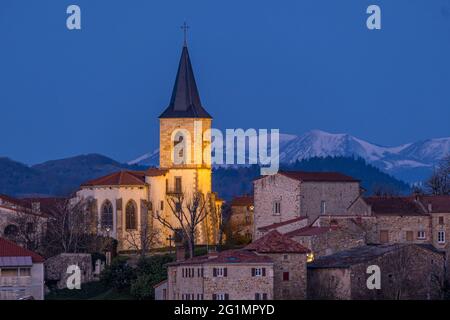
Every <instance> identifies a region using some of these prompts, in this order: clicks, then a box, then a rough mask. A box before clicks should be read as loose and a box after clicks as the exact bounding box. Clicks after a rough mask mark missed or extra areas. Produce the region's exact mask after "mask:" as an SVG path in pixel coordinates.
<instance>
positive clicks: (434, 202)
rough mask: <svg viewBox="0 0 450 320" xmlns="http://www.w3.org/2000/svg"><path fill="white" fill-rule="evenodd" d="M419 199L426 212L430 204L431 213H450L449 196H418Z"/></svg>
mask: <svg viewBox="0 0 450 320" xmlns="http://www.w3.org/2000/svg"><path fill="white" fill-rule="evenodd" d="M419 199H420V201H421V202H422V203H423V205H424V206H425V208H427V210H428V204H431V212H432V213H450V196H420V197H419Z"/></svg>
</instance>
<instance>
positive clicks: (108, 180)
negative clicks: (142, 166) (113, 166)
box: [81, 171, 145, 187]
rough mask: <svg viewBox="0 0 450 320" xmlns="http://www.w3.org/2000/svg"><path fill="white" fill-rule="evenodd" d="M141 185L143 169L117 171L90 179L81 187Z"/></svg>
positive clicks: (143, 174) (143, 182)
mask: <svg viewBox="0 0 450 320" xmlns="http://www.w3.org/2000/svg"><path fill="white" fill-rule="evenodd" d="M125 185H126V186H141V185H145V172H143V171H119V172H114V173H111V174H109V175H107V176H104V177H100V178H98V179H94V180H90V181H88V182H86V183H84V184H82V185H81V186H82V187H92V186H125Z"/></svg>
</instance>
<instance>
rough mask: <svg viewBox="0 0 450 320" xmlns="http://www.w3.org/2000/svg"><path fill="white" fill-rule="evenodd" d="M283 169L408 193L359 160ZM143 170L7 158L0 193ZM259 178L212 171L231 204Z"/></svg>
mask: <svg viewBox="0 0 450 320" xmlns="http://www.w3.org/2000/svg"><path fill="white" fill-rule="evenodd" d="M282 168H283V169H288V170H304V171H339V172H342V173H345V174H347V175H350V176H352V177H355V178H358V179H361V181H362V186H363V187H364V188H365V189H366V190H367V193H368V194H370V193H373V192H374V191H375V190H377V189H382V190H384V191H386V190H387V191H389V192H393V193H409V192H410V188H409V186H408V185H407V184H406V183H404V182H402V181H399V180H397V179H395V178H393V177H392V176H390V175H388V174H386V173H383V172H381V171H380V170H379V169H378V168H376V167H374V166H372V165H370V164H367V163H366V162H365V160H363V159H361V158H351V157H350V158H349V157H325V158H319V157H314V158H309V159H304V160H301V161H297V162H295V163H292V164H289V165H284V166H283V167H282ZM123 169H131V170H144V169H146V167H144V166H138V165H129V164H124V163H120V162H117V161H115V160H113V159H111V158H108V157H105V156H102V155H99V154H88V155H81V156H76V157H72V158H67V159H60V160H52V161H47V162H45V163H42V164H38V165H34V166H32V167H28V166H26V165H24V164H22V163H19V162H16V161H13V160H11V159H8V158H0V193H4V194H9V195H12V196H17V197H20V196H29V195H34V196H49V195H54V196H63V195H68V194H70V193H72V192H74V191H76V190H77V189H78V187H79V186H80V184H82V183H83V182H86V181H87V180H91V179H95V178H98V177H100V176H103V175H107V174H109V173H112V172H115V171H119V170H123ZM259 175H260V170H259V167H258V166H242V167H235V168H233V167H228V168H226V167H224V168H216V169H214V170H213V189H214V190H215V191H217V192H218V193H219V196H220V197H222V198H224V199H226V200H230V199H231V198H233V197H234V196H236V195H241V194H246V193H250V192H252V186H253V184H252V181H253V180H254V179H255V178H257V177H258V176H259Z"/></svg>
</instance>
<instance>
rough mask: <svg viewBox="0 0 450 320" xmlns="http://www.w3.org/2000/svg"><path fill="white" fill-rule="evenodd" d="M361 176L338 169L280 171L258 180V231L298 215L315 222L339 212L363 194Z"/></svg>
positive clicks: (256, 227) (255, 223)
mask: <svg viewBox="0 0 450 320" xmlns="http://www.w3.org/2000/svg"><path fill="white" fill-rule="evenodd" d="M361 193H362V190H361V187H360V185H359V180H357V179H354V178H352V177H349V176H346V175H344V174H341V173H337V172H303V171H279V172H278V173H277V174H275V175H271V176H265V177H262V178H259V179H257V180H255V181H254V198H255V212H254V235H255V239H258V238H259V237H261V236H262V235H263V233H261V232H260V231H259V229H260V228H261V227H265V226H268V225H272V224H275V223H281V222H285V221H289V220H293V219H296V218H307V220H308V221H307V223H308V224H310V223H312V222H313V221H314V220H315V219H316V218H317V217H318V216H320V215H336V214H343V213H346V212H347V208H348V207H349V206H350V205H351V204H352V203H353V202H354V201H355V200H356V199H357V198H358V197H359V196H360V195H361Z"/></svg>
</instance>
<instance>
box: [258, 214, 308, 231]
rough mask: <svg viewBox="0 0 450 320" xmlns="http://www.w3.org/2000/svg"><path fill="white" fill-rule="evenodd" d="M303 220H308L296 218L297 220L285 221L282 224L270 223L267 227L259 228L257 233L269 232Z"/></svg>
mask: <svg viewBox="0 0 450 320" xmlns="http://www.w3.org/2000/svg"><path fill="white" fill-rule="evenodd" d="M305 219H308V218H307V217H298V218H294V219H290V220H286V221H283V222H277V223H272V224H269V225H268V226H263V227H259V228H258V230H259V231H269V230H272V229H276V228H278V227H282V226H285V225H288V224H291V223H294V222H298V221H302V220H305Z"/></svg>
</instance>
